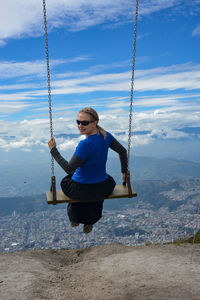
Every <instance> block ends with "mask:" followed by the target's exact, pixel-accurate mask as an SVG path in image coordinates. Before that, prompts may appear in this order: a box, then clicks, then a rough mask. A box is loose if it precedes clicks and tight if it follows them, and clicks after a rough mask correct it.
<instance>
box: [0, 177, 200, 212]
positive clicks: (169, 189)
mask: <svg viewBox="0 0 200 300" xmlns="http://www.w3.org/2000/svg"><path fill="white" fill-rule="evenodd" d="M133 185H134V188H135V190H136V191H137V194H138V196H137V197H136V198H131V199H128V198H126V199H113V200H106V201H105V202H104V208H105V209H107V210H120V209H122V208H124V207H125V206H131V207H134V205H135V204H137V203H138V202H140V203H144V205H146V206H148V205H150V206H151V208H152V209H154V210H157V209H159V208H160V207H163V206H165V207H168V209H169V210H176V209H177V208H178V207H179V206H180V205H182V204H185V203H186V202H187V201H189V200H191V198H192V197H193V198H195V197H200V178H196V179H176V180H171V181H162V180H138V181H134V182H133ZM198 199H199V198H198ZM61 207H66V204H59V205H55V206H54V205H47V203H46V198H45V192H44V193H43V194H39V195H33V196H23V197H19V196H16V197H0V216H4V215H9V214H12V213H13V211H16V212H19V213H29V212H33V211H42V210H55V209H59V208H61Z"/></svg>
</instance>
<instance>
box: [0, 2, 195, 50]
mask: <svg viewBox="0 0 200 300" xmlns="http://www.w3.org/2000/svg"><path fill="white" fill-rule="evenodd" d="M0 5H1V7H0V40H1V41H2V42H1V44H2V45H3V43H4V42H3V40H6V39H9V38H23V37H30V36H39V35H41V34H43V24H42V22H43V9H42V1H40V0H32V1H27V0H1V3H0ZM181 5H182V6H184V5H187V3H182V1H178V0H169V1H165V0H145V1H141V3H140V7H139V14H140V16H144V15H150V14H152V13H154V12H157V11H160V10H165V9H167V8H173V9H174V8H176V10H175V9H174V11H176V12H177V10H179V8H180V6H181ZM190 6H191V9H192V7H196V6H197V4H196V3H194V4H193V5H191V4H190ZM46 7H47V17H48V27H49V30H51V29H52V28H59V27H63V26H64V27H65V28H67V29H68V30H74V31H75V30H83V29H86V28H88V27H91V26H95V25H99V24H104V25H105V24H106V23H109V24H110V23H113V24H120V23H124V22H132V20H133V13H134V7H135V1H132V0H115V1H112V0H104V1H102V0H81V1H80V0H57V1H54V0H48V1H47V3H46Z"/></svg>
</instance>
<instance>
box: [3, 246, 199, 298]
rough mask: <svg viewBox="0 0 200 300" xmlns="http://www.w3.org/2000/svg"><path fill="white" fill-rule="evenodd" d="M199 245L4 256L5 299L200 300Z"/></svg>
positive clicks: (110, 248)
mask: <svg viewBox="0 0 200 300" xmlns="http://www.w3.org/2000/svg"><path fill="white" fill-rule="evenodd" d="M199 295H200V247H199V246H195V245H194V246H191V245H185V246H174V245H165V246H162V245H160V246H148V247H127V246H124V245H119V244H118V245H116V244H114V245H105V246H100V247H94V248H90V249H85V250H60V251H53V250H41V251H21V252H15V253H7V254H1V255H0V299H1V300H26V299H31V300H36V299H37V300H39V299H52V300H54V299H56V300H57V299H58V300H66V299H68V300H86V299H87V300H147V299H148V300H150V299H152V300H161V299H162V300H169V299H170V300H171V299H174V300H178V299H180V300H199V299H200V296H199Z"/></svg>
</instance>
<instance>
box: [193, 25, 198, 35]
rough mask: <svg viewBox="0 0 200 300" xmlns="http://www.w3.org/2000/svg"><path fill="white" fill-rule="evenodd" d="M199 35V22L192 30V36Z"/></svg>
mask: <svg viewBox="0 0 200 300" xmlns="http://www.w3.org/2000/svg"><path fill="white" fill-rule="evenodd" d="M198 35H200V24H198V25H197V26H196V28H195V29H194V30H193V31H192V36H198Z"/></svg>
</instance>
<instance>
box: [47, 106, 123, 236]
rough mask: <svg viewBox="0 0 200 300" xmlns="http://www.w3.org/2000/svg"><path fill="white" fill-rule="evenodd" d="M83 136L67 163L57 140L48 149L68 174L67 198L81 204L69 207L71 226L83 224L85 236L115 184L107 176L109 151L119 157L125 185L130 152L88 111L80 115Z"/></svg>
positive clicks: (79, 124)
mask: <svg viewBox="0 0 200 300" xmlns="http://www.w3.org/2000/svg"><path fill="white" fill-rule="evenodd" d="M76 122H77V125H78V129H79V132H80V134H82V135H85V139H84V140H81V141H80V142H79V144H78V146H77V147H76V150H75V152H74V154H73V156H72V158H71V160H70V161H69V162H68V161H67V160H65V159H64V158H63V157H62V156H61V154H60V153H59V152H58V150H57V148H56V142H55V139H54V138H53V139H50V140H49V142H48V146H49V148H50V150H51V151H50V152H51V154H52V156H53V157H54V159H55V160H56V161H57V163H58V164H59V165H60V166H61V168H62V169H64V171H65V172H66V173H67V174H69V175H67V176H66V177H64V178H63V179H62V181H61V188H62V190H63V192H64V194H65V195H67V196H68V197H70V198H71V199H75V200H79V201H80V202H78V203H69V204H68V207H67V213H68V217H69V220H70V222H71V225H72V226H73V227H74V226H78V225H79V224H80V223H82V224H84V227H83V232H84V233H89V232H91V231H92V228H93V224H95V223H96V222H97V221H98V220H99V219H100V218H101V217H102V209H103V202H104V199H105V198H107V197H108V196H109V195H110V194H111V193H112V191H113V189H114V187H115V185H116V183H115V181H114V179H113V178H112V177H111V176H110V175H108V174H107V173H106V162H107V155H108V150H109V148H111V149H112V150H114V151H116V152H117V153H118V154H119V157H120V161H121V172H122V178H123V181H126V172H127V151H126V149H125V148H124V147H123V146H122V145H121V144H120V143H119V142H118V141H117V140H116V139H115V138H114V137H113V136H112V135H111V134H110V133H109V132H107V131H105V130H104V129H103V128H102V127H100V126H99V125H98V122H99V116H98V114H97V112H96V111H95V110H94V109H93V108H91V107H87V108H84V109H82V110H80V111H79V113H78V118H77V120H76Z"/></svg>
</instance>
